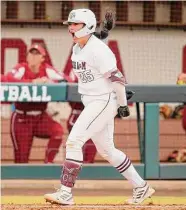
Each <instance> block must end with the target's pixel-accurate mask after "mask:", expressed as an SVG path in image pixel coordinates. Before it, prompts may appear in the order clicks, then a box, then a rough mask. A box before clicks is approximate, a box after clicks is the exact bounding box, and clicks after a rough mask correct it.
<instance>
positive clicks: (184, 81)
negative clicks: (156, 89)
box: [177, 73, 186, 131]
mask: <svg viewBox="0 0 186 210" xmlns="http://www.w3.org/2000/svg"><path fill="white" fill-rule="evenodd" d="M177 84H178V85H185V86H186V73H180V74H179V75H178V78H177ZM182 125H183V129H184V130H185V131H186V102H185V103H184V108H183V117H182Z"/></svg>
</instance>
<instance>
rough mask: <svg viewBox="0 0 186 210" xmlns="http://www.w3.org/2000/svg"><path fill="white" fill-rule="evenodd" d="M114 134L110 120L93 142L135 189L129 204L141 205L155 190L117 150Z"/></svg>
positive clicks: (122, 153) (112, 123) (124, 155)
mask: <svg viewBox="0 0 186 210" xmlns="http://www.w3.org/2000/svg"><path fill="white" fill-rule="evenodd" d="M113 132H114V119H112V120H110V122H109V123H108V124H107V125H106V126H105V128H104V129H103V130H102V131H101V132H99V133H97V134H96V135H95V136H94V137H92V140H93V141H94V143H95V145H96V148H97V151H98V152H99V153H100V155H101V156H102V157H103V158H105V159H106V160H107V161H108V162H109V163H110V164H111V165H113V166H114V167H115V168H116V170H118V172H119V173H120V174H122V175H123V176H124V177H125V178H126V179H127V180H129V181H130V183H131V184H132V186H133V188H134V191H133V192H134V194H133V196H134V197H133V199H132V200H130V201H129V202H130V203H141V202H143V200H145V199H146V198H147V197H149V196H151V195H152V194H153V193H154V190H153V189H152V188H150V187H149V186H148V184H147V183H146V181H144V180H143V179H142V178H141V177H140V175H139V174H138V173H137V171H136V170H135V168H134V166H133V165H132V163H131V161H130V159H129V158H128V157H127V155H126V154H125V153H124V152H122V151H120V150H118V149H117V148H115V146H114V141H113Z"/></svg>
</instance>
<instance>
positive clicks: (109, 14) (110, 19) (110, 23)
mask: <svg viewBox="0 0 186 210" xmlns="http://www.w3.org/2000/svg"><path fill="white" fill-rule="evenodd" d="M115 22H116V15H115V13H114V12H113V11H112V10H107V11H106V14H105V19H104V21H103V28H104V29H106V30H108V31H110V30H111V29H113V28H114V26H115Z"/></svg>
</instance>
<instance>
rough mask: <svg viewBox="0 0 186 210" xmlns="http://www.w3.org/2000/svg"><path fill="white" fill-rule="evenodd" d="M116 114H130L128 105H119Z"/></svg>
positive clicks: (125, 115)
mask: <svg viewBox="0 0 186 210" xmlns="http://www.w3.org/2000/svg"><path fill="white" fill-rule="evenodd" d="M118 115H119V116H120V117H128V116H129V115H130V111H129V108H128V106H120V107H119V108H118Z"/></svg>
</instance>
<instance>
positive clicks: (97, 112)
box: [44, 94, 116, 205]
mask: <svg viewBox="0 0 186 210" xmlns="http://www.w3.org/2000/svg"><path fill="white" fill-rule="evenodd" d="M87 98H88V99H87V101H86V102H87V104H88V105H87V106H86V107H85V109H84V110H83V111H82V113H81V114H80V116H79V118H78V119H77V121H76V123H75V124H74V126H73V128H72V130H71V132H70V135H69V137H68V140H67V143H66V160H65V161H64V164H63V169H62V176H61V188H60V190H59V191H58V192H56V193H52V194H46V195H45V196H44V197H45V199H46V200H47V201H49V202H51V203H53V202H55V203H60V204H62V205H70V204H73V203H74V202H73V198H72V193H71V189H72V188H73V186H74V184H75V181H76V179H77V176H78V174H79V172H80V170H81V165H82V163H83V152H82V147H83V145H84V144H85V142H86V141H87V140H88V139H90V137H92V136H94V135H95V134H96V133H97V132H99V131H101V130H102V129H103V128H104V127H105V125H106V123H107V122H108V120H109V119H111V118H113V116H115V114H116V108H115V105H116V102H112V100H111V96H110V94H107V95H105V96H104V97H103V99H102V98H101V97H100V99H99V100H96V101H95V100H94V99H92V97H90V100H89V97H87Z"/></svg>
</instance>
